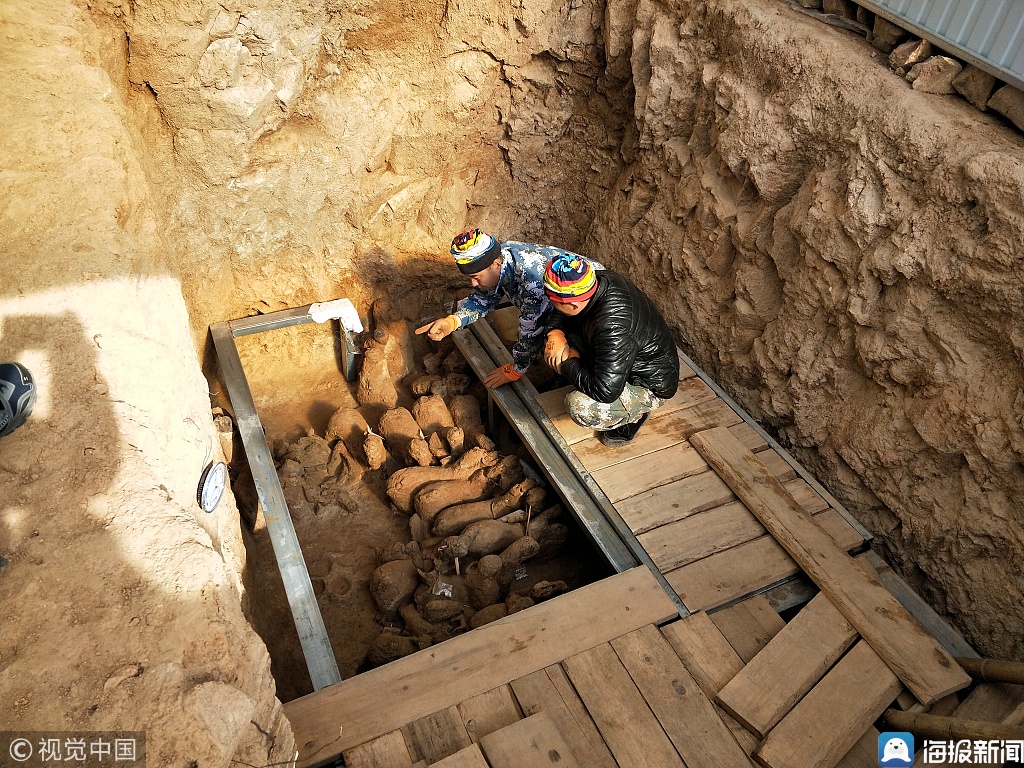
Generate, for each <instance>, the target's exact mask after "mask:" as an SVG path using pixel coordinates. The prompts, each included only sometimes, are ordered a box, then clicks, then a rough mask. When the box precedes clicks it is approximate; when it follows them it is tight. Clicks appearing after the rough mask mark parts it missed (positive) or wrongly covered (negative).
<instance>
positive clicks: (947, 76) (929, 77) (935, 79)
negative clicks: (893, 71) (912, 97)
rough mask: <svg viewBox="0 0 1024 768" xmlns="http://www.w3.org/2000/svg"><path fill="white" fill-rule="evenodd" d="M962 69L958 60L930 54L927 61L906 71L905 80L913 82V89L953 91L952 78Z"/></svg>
mask: <svg viewBox="0 0 1024 768" xmlns="http://www.w3.org/2000/svg"><path fill="white" fill-rule="evenodd" d="M961 69H963V67H962V66H961V64H960V62H959V61H957V60H956V59H951V58H949V57H948V56H932V57H931V58H930V59H928V60H927V61H923V62H921V63H920V64H915V65H914V66H913V67H911V69H910V72H909V73H907V80H909V81H910V82H912V83H913V84H914V90H915V91H923V92H924V93H955V92H956V91H954V90H953V78H954V77H956V76H957V75H959V74H960V70H961Z"/></svg>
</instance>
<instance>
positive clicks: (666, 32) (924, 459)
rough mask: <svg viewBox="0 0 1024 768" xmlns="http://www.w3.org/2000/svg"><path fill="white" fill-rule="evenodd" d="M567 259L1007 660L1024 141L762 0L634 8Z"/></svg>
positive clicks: (852, 38) (1017, 469)
mask: <svg viewBox="0 0 1024 768" xmlns="http://www.w3.org/2000/svg"><path fill="white" fill-rule="evenodd" d="M631 62H632V68H633V77H634V87H635V89H636V108H635V118H636V132H637V135H638V139H637V148H636V159H635V161H634V162H632V163H631V164H630V165H629V166H628V167H627V168H625V170H623V172H622V175H621V176H620V178H619V180H618V184H617V194H612V195H610V196H609V197H608V198H606V204H605V207H604V209H603V211H602V213H601V215H600V216H598V222H599V224H598V225H597V226H596V227H595V231H594V232H593V234H592V236H591V237H590V239H589V240H588V241H587V244H588V245H587V251H588V252H589V253H592V254H593V255H594V256H596V257H598V258H600V259H601V260H602V261H604V262H605V263H606V264H609V265H610V266H612V267H615V268H619V269H621V270H623V271H625V272H626V273H628V274H629V275H631V276H632V277H633V278H634V279H635V280H636V281H637V282H638V283H639V284H641V285H643V286H647V288H648V290H652V291H653V292H654V295H655V296H656V298H657V300H658V302H659V304H660V305H661V307H662V308H663V309H664V310H665V313H666V315H667V317H668V318H669V320H670V323H671V324H672V326H673V327H674V328H675V329H676V331H677V332H678V334H679V337H680V340H681V342H682V343H683V344H684V345H685V346H686V347H688V348H689V349H690V350H692V353H693V355H694V357H695V359H696V361H697V363H698V364H699V365H701V366H703V367H705V368H706V370H708V372H709V373H710V374H711V375H712V376H714V377H715V378H716V379H717V380H718V381H719V382H721V383H722V384H723V385H724V386H725V387H726V389H727V390H729V391H730V392H731V393H732V394H733V395H734V396H735V397H736V398H737V399H738V400H739V401H740V402H741V403H742V404H743V405H744V406H745V407H746V408H747V409H748V410H749V411H750V412H751V413H752V415H754V417H755V418H757V419H758V420H759V421H760V422H762V423H764V424H766V425H769V427H770V428H772V429H773V430H774V431H775V432H776V434H777V435H778V436H779V437H780V439H781V440H782V442H783V443H784V444H787V445H788V446H791V447H792V448H793V449H794V451H795V452H796V454H797V455H798V457H799V458H800V459H801V460H802V461H803V462H804V463H805V464H807V465H808V466H810V467H811V468H812V470H813V471H814V472H815V473H816V475H817V476H818V477H819V479H820V480H822V481H823V482H824V484H825V485H826V486H827V487H829V488H830V489H831V490H832V491H833V492H835V493H836V494H837V495H838V496H839V497H840V498H841V499H842V500H843V501H844V503H845V504H847V505H848V506H849V507H850V509H851V510H852V511H853V512H854V513H855V514H856V515H857V516H858V517H859V518H860V519H861V520H862V521H863V522H864V523H865V524H866V525H867V526H868V527H869V528H870V529H871V530H872V531H874V532H875V533H876V534H877V535H878V536H879V539H880V544H881V548H882V549H883V551H885V552H886V554H887V555H888V556H889V558H890V560H892V561H893V562H894V564H895V565H896V566H897V567H898V568H899V569H900V570H901V572H902V573H904V574H905V575H906V576H908V577H909V579H910V581H911V582H912V583H914V584H915V585H916V586H917V587H918V589H919V590H920V591H921V592H922V593H923V594H924V595H925V596H926V597H927V598H928V599H929V600H930V601H931V602H932V604H933V605H934V606H935V607H936V608H938V609H939V610H940V611H943V612H946V613H947V614H948V615H949V616H950V617H951V618H952V619H953V620H954V622H955V623H956V625H957V626H958V628H959V629H961V630H962V631H964V632H965V633H966V635H967V637H968V638H969V639H970V640H971V641H972V642H973V643H974V644H975V646H976V647H977V648H978V649H979V650H981V651H982V652H984V653H986V654H988V655H994V656H1002V657H1006V658H1017V657H1019V656H1020V654H1021V653H1022V652H1024V578H1022V576H1024V571H1022V565H1021V560H1020V556H1019V553H1020V552H1021V551H1022V548H1024V521H1022V518H1021V515H1020V502H1019V499H1020V498H1021V495H1022V492H1024V471H1022V467H1021V454H1022V451H1024V431H1022V427H1021V408H1022V406H1024V390H1022V384H1024V371H1022V367H1021V366H1022V362H1024V361H1022V343H1024V337H1022V335H1021V332H1020V328H1021V321H1022V311H1021V306H1022V303H1021V298H1022V295H1021V285H1022V278H1024V274H1022V273H1024V246H1022V243H1024V140H1022V137H1021V135H1020V134H1019V133H1016V132H1014V131H1013V130H1011V129H1009V128H1008V127H1006V126H1005V125H1004V124H1002V123H1000V122H999V121H998V120H995V119H991V118H989V117H987V116H984V115H981V114H979V113H977V112H976V111H974V110H973V109H971V108H970V107H969V106H968V105H966V104H964V103H961V102H957V101H955V100H953V99H951V98H949V97H942V96H937V95H931V94H923V93H919V92H916V91H913V90H912V89H911V88H910V87H909V86H908V84H907V83H906V82H905V81H904V80H903V79H902V78H899V77H898V76H897V75H895V74H894V73H892V72H890V71H889V70H888V69H887V68H886V67H885V63H884V58H878V56H877V53H876V52H875V51H873V49H872V48H871V47H870V46H869V45H868V44H867V43H866V42H865V41H864V40H863V39H862V38H860V37H857V36H856V35H855V34H853V33H850V32H846V31H842V30H838V29H834V28H831V27H827V26H824V25H821V24H819V23H817V22H815V21H813V20H810V19H808V18H807V17H806V16H804V15H803V14H800V13H798V12H796V11H795V10H793V9H791V8H789V7H787V6H786V5H785V4H783V3H775V2H757V3H747V2H733V1H731V0H715V1H713V2H707V3H704V2H702V3H696V2H692V3H687V2H684V3H678V4H670V5H669V4H665V5H663V4H661V3H657V2H651V1H650V0H641V1H640V3H639V5H638V9H637V14H636V26H635V29H634V32H633V38H632V58H631Z"/></svg>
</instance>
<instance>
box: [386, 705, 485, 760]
mask: <svg viewBox="0 0 1024 768" xmlns="http://www.w3.org/2000/svg"><path fill="white" fill-rule="evenodd" d="M402 734H403V735H404V736H405V743H406V744H407V745H408V747H409V754H411V755H412V759H413V760H426V761H427V762H428V763H434V762H437V761H438V760H441V759H443V758H445V757H448V755H453V754H455V753H456V752H458V751H459V750H460V749H464V748H465V747H468V746H469V745H470V744H472V743H473V742H472V740H471V739H470V738H469V733H468V732H467V731H466V725H465V723H463V722H462V716H461V715H460V714H459V710H458V709H457V708H456V707H446V708H445V709H442V710H438V711H437V712H433V713H431V714H429V715H427V716H426V717H421V718H419V719H417V720H414V721H413V722H411V723H407V724H405V725H403V726H402Z"/></svg>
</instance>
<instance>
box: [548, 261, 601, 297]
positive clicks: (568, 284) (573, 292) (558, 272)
mask: <svg viewBox="0 0 1024 768" xmlns="http://www.w3.org/2000/svg"><path fill="white" fill-rule="evenodd" d="M596 290H597V275H596V274H595V273H594V268H593V267H592V266H591V265H590V262H589V261H587V260H586V259H584V258H581V257H580V256H577V255H576V254H574V253H566V254H560V255H558V256H555V258H553V259H552V260H551V263H550V264H548V268H547V269H546V270H544V291H545V293H547V295H548V298H549V299H551V300H552V301H557V302H560V303H562V304H565V303H568V302H570V301H585V300H587V299H589V298H590V297H591V296H593V295H594V292H595V291H596Z"/></svg>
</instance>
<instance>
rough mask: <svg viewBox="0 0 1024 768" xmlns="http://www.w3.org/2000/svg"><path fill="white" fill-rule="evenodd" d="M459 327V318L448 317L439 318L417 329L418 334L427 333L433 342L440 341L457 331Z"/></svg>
mask: <svg viewBox="0 0 1024 768" xmlns="http://www.w3.org/2000/svg"><path fill="white" fill-rule="evenodd" d="M458 327H459V318H457V317H456V316H455V315H448V316H447V317H441V318H438V319H437V320H435V321H434V322H432V323H428V324H427V325H421V326H420V327H419V328H417V329H416V333H425V334H427V338H428V339H430V340H431V341H440V340H441V339H443V338H444V337H445V336H447V335H448V334H449V333H452V332H453V331H455V330H457V329H458Z"/></svg>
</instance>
